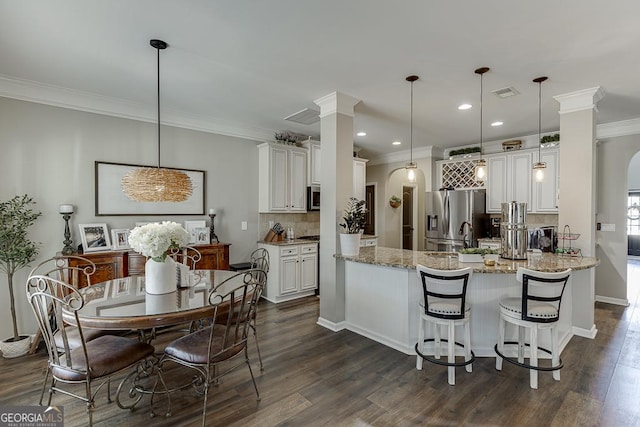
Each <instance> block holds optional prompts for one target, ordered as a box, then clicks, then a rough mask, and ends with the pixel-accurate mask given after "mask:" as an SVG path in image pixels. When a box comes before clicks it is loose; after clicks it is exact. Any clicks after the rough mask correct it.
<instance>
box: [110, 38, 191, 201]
mask: <svg viewBox="0 0 640 427" xmlns="http://www.w3.org/2000/svg"><path fill="white" fill-rule="evenodd" d="M149 44H150V45H151V46H152V47H153V48H154V49H156V51H157V53H158V167H141V168H136V169H133V170H132V171H131V172H129V173H128V174H126V175H125V176H124V177H122V181H121V185H122V191H123V192H124V194H126V196H127V197H128V198H129V199H131V200H133V201H135V202H184V201H185V200H187V199H188V198H189V197H191V194H192V193H193V185H192V183H191V178H189V175H187V174H186V173H184V172H182V171H180V170H178V169H167V168H162V167H160V51H161V50H164V49H166V48H167V46H168V44H167V43H165V42H163V41H162V40H157V39H153V40H150V41H149Z"/></svg>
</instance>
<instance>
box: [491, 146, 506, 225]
mask: <svg viewBox="0 0 640 427" xmlns="http://www.w3.org/2000/svg"><path fill="white" fill-rule="evenodd" d="M487 174H488V175H487V181H486V186H487V213H489V212H492V213H500V211H501V210H502V202H507V201H508V200H507V156H506V155H500V156H494V157H488V158H487Z"/></svg>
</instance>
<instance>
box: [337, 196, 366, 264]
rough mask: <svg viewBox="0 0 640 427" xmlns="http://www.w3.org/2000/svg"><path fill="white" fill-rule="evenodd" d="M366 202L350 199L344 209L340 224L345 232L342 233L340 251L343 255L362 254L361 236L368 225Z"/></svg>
mask: <svg viewBox="0 0 640 427" xmlns="http://www.w3.org/2000/svg"><path fill="white" fill-rule="evenodd" d="M365 214H366V209H365V207H364V200H358V199H356V198H355V197H350V198H349V200H348V201H347V205H346V206H345V208H344V214H343V215H342V220H343V221H344V222H342V223H340V226H341V227H342V228H343V230H344V232H343V233H340V251H341V253H342V255H347V256H354V255H358V253H359V252H360V235H361V231H362V230H363V229H364V226H365V223H366V217H365Z"/></svg>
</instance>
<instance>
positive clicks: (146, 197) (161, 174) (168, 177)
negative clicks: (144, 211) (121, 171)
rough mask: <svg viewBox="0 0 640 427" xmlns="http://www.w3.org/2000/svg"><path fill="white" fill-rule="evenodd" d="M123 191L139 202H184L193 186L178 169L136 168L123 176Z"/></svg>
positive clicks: (186, 176) (191, 191) (187, 177)
mask: <svg viewBox="0 0 640 427" xmlns="http://www.w3.org/2000/svg"><path fill="white" fill-rule="evenodd" d="M122 191H123V192H124V194H126V195H127V197H128V198H130V199H131V200H135V201H137V202H184V201H185V200H187V199H188V198H189V197H190V196H191V194H192V193H193V186H192V185H191V179H189V176H188V175H187V174H186V173H184V172H181V171H179V170H177V169H166V168H136V169H133V170H132V171H131V172H129V173H128V174H126V175H125V176H124V177H123V178H122Z"/></svg>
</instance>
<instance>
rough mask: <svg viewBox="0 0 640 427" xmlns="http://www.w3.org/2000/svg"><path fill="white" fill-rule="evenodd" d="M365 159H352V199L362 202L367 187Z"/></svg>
mask: <svg viewBox="0 0 640 427" xmlns="http://www.w3.org/2000/svg"><path fill="white" fill-rule="evenodd" d="M368 161H369V160H367V159H361V158H354V159H353V197H355V198H356V199H358V200H364V199H365V197H366V195H365V193H366V187H367V162H368Z"/></svg>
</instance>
